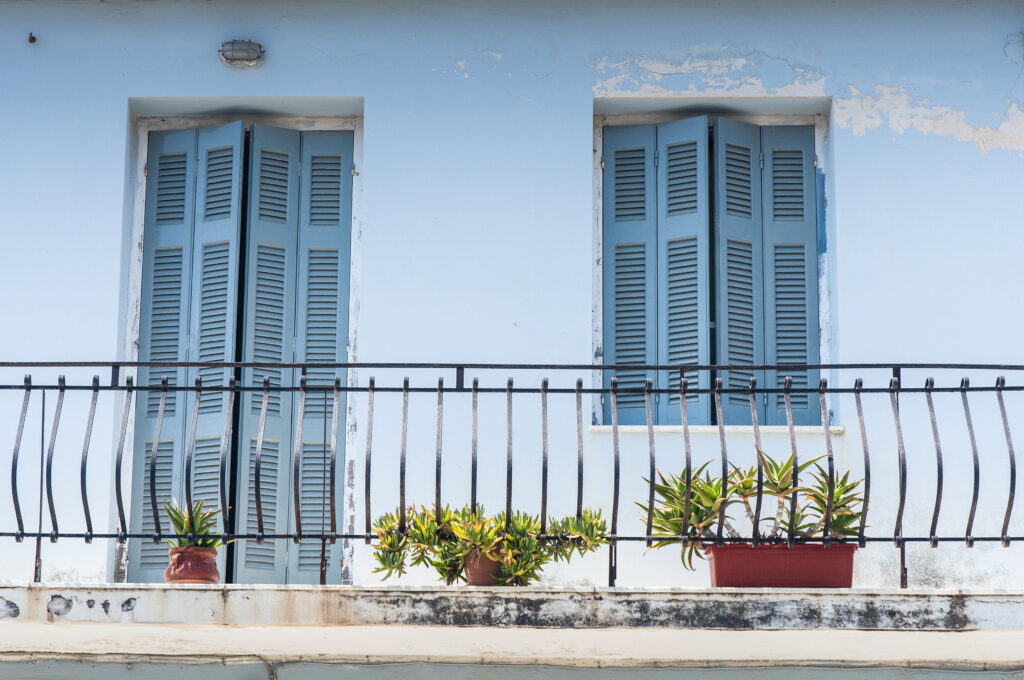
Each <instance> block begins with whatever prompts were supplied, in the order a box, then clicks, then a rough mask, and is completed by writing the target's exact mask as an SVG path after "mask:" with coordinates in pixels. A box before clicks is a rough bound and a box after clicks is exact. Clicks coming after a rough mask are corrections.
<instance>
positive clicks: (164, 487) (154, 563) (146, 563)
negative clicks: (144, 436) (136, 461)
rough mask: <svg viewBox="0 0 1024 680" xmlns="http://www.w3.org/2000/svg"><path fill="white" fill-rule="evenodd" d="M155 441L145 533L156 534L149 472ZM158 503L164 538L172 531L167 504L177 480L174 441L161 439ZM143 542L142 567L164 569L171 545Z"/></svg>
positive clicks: (145, 496)
mask: <svg viewBox="0 0 1024 680" xmlns="http://www.w3.org/2000/svg"><path fill="white" fill-rule="evenodd" d="M152 453H153V442H151V441H149V442H146V470H145V474H144V476H143V478H142V533H144V534H147V535H148V534H154V533H156V523H155V522H154V521H153V508H152V505H151V503H150V496H149V490H150V486H149V470H150V467H149V466H150V465H153V464H154V463H153V461H152V458H151V456H152ZM155 466H156V503H157V512H159V513H160V530H161V531H162V532H163V534H164V535H167V534H168V533H170V532H171V528H170V525H169V524H168V522H167V517H166V516H165V515H164V510H163V507H164V505H163V504H164V501H165V500H167V501H170V500H171V495H172V493H173V481H172V480H173V479H174V441H173V440H169V439H161V440H160V446H158V447H157V455H156V463H155ZM137 540H138V541H139V548H140V550H139V567H140V568H143V569H145V568H154V567H157V568H159V567H163V566H165V565H166V564H167V559H168V558H167V544H166V543H164V542H163V541H161V542H160V543H154V542H153V541H152V540H151V539H148V538H140V539H137Z"/></svg>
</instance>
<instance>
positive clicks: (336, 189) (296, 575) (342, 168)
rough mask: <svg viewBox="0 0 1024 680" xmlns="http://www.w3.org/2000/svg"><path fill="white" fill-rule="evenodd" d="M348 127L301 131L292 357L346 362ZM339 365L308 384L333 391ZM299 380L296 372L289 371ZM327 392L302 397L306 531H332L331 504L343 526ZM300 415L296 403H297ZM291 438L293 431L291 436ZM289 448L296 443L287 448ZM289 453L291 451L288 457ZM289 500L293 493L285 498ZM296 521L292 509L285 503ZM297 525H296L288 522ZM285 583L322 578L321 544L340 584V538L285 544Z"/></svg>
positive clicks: (341, 373) (341, 444) (315, 373)
mask: <svg viewBox="0 0 1024 680" xmlns="http://www.w3.org/2000/svg"><path fill="white" fill-rule="evenodd" d="M352 144H353V135H352V133H351V132H333V131H332V132H303V133H302V166H301V171H300V177H299V183H300V184H299V185H300V189H299V246H298V258H297V268H298V274H299V276H298V289H297V294H296V300H297V303H296V333H295V338H296V348H295V353H296V360H297V361H300V362H310V363H312V362H325V363H343V362H345V361H347V359H348V347H347V345H348V304H349V260H350V248H351V221H352ZM335 377H339V378H341V381H342V384H345V383H346V380H347V374H346V372H345V370H344V369H326V368H325V369H315V368H313V369H309V371H308V372H307V374H306V384H307V385H308V386H310V387H319V388H330V387H331V386H333V385H334V379H335ZM294 378H295V380H298V376H297V375H296V376H294ZM344 394H345V393H344V392H342V401H341V404H340V406H339V413H338V418H339V426H338V442H337V446H338V449H337V463H336V472H335V474H336V475H343V474H344V467H345V465H344V463H345V401H344ZM333 409H334V396H333V392H332V391H328V392H319V393H314V392H310V393H309V394H307V397H306V403H305V409H304V417H303V419H302V440H301V447H300V451H299V456H300V460H299V501H300V519H301V525H302V532H303V534H313V535H317V536H319V535H320V534H324V533H329V532H330V530H331V523H330V522H331V504H332V503H334V505H335V509H336V512H337V521H338V522H339V526H338V530H339V531H340V530H341V526H340V522H341V521H342V520H341V518H342V512H343V509H344V505H343V502H342V500H343V499H342V495H343V490H344V486H345V485H344V483H343V481H338V482H337V483H336V492H337V496H336V497H335V498H333V499H332V498H331V497H330V476H329V475H330V460H331V425H332V422H331V421H332V416H333ZM296 416H297V407H296ZM293 437H294V433H293ZM293 448H294V441H293V443H292V449H293ZM291 453H292V450H291V449H290V453H289V455H291ZM289 497H290V496H289ZM289 515H290V516H291V517H292V518H293V519H292V522H293V523H294V511H293V510H292V509H291V508H289ZM292 528H294V526H293V527H292ZM288 545H289V550H290V551H291V552H290V554H289V557H288V582H289V583H319V582H320V557H321V548H322V547H325V548H326V559H327V582H328V583H341V548H342V545H341V542H340V541H339V542H337V543H335V544H334V545H331V544H330V543H329V542H328V543H327V544H326V546H323V544H322V542H321V539H319V538H316V539H308V540H304V541H302V542H301V543H299V544H298V545H295V544H294V543H289V544H288Z"/></svg>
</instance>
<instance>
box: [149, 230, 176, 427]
mask: <svg viewBox="0 0 1024 680" xmlns="http://www.w3.org/2000/svg"><path fill="white" fill-rule="evenodd" d="M181 266H182V251H181V248H157V249H156V250H155V251H154V254H153V281H152V287H151V290H152V296H153V297H152V305H151V307H150V310H149V313H150V322H149V329H150V330H149V332H150V338H149V360H150V361H178V359H179V357H178V343H179V342H180V338H181ZM165 377H166V378H167V384H168V385H169V386H170V387H174V386H175V384H176V383H177V371H176V370H175V369H174V368H151V369H150V370H149V384H150V385H159V384H160V381H161V380H162V379H163V378H165ZM176 395H177V393H176V392H170V391H169V392H168V393H167V406H166V410H165V412H164V414H165V415H167V416H171V415H174V407H175V402H176ZM159 408H160V392H159V391H150V392H148V393H147V394H146V415H148V416H155V415H156V414H157V412H158V411H159Z"/></svg>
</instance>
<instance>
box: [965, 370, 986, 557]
mask: <svg viewBox="0 0 1024 680" xmlns="http://www.w3.org/2000/svg"><path fill="white" fill-rule="evenodd" d="M970 386H971V382H970V380H968V379H967V378H964V379H963V380H961V381H960V397H961V398H962V399H963V402H964V419H965V420H966V421H967V434H968V436H969V437H970V439H971V456H972V458H973V462H974V492H973V494H972V495H971V512H970V514H969V515H968V516H967V530H966V531H965V532H964V542H965V543H966V544H967V547H968V548H973V547H974V536H973V535H972V532H973V530H974V515H975V513H976V512H977V511H978V493H979V491H980V490H981V461H980V460H979V459H978V442H977V441H976V440H975V438H974V423H973V421H972V420H971V407H970V406H969V405H968V403H967V390H968V388H970Z"/></svg>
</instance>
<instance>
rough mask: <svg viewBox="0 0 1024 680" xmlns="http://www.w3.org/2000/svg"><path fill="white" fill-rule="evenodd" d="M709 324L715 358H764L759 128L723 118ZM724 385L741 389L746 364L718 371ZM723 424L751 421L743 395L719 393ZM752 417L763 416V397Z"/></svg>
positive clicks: (717, 136)
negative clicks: (712, 329) (712, 312)
mask: <svg viewBox="0 0 1024 680" xmlns="http://www.w3.org/2000/svg"><path fill="white" fill-rule="evenodd" d="M714 145H715V175H714V182H715V230H714V231H715V287H716V292H715V302H716V314H715V327H716V331H717V349H718V357H717V361H716V363H718V364H731V365H757V364H763V363H764V356H765V354H764V321H763V319H764V302H763V299H762V288H763V274H762V234H761V169H760V153H761V133H760V128H758V127H757V126H755V125H748V124H746V123H740V122H737V121H734V120H729V119H726V118H718V119H716V120H715V130H714ZM719 377H721V378H722V379H723V383H724V385H725V387H726V388H728V389H742V390H746V389H748V388H749V386H750V378H751V377H757V379H758V384H759V385H762V386H763V385H764V379H763V377H762V376H761V375H760V374H759V373H755V372H754V371H753V370H749V369H738V370H730V371H724V372H723V374H722V375H720V376H719ZM722 409H723V413H724V420H725V424H726V425H745V424H750V423H751V415H750V399H749V397H748V395H747V394H739V393H737V394H725V395H723V397H722ZM758 419H759V420H762V421H763V420H764V403H763V400H762V401H761V402H760V403H759V404H758Z"/></svg>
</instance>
